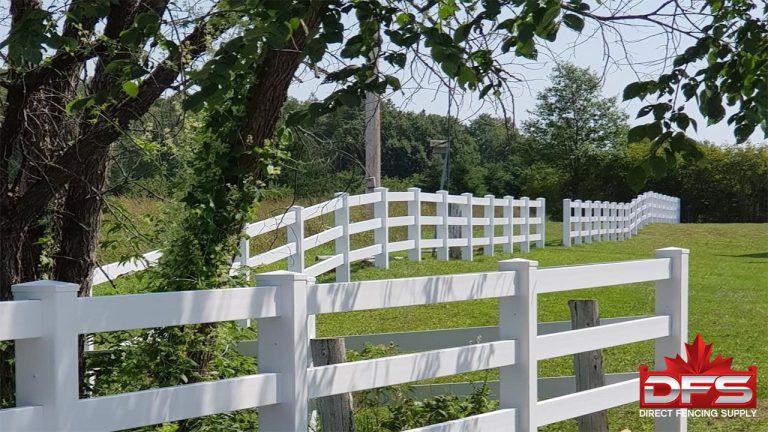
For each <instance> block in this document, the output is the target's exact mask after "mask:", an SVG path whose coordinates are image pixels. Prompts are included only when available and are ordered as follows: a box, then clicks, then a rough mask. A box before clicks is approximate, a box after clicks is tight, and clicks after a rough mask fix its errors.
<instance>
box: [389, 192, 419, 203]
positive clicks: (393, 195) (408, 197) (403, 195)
mask: <svg viewBox="0 0 768 432" xmlns="http://www.w3.org/2000/svg"><path fill="white" fill-rule="evenodd" d="M387 200H388V201H390V202H393V201H413V192H387Z"/></svg>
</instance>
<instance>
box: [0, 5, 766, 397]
mask: <svg viewBox="0 0 768 432" xmlns="http://www.w3.org/2000/svg"><path fill="white" fill-rule="evenodd" d="M590 3H592V4H593V5H600V4H601V3H602V2H599V1H591V2H589V3H587V2H583V1H580V0H574V1H569V2H567V3H560V2H558V1H551V0H548V1H543V2H521V1H517V0H514V1H512V0H509V1H507V0H485V1H482V2H477V1H471V2H457V1H455V0H446V1H435V0H428V1H425V2H424V3H423V4H415V3H414V2H411V1H405V0H394V1H387V2H380V1H376V0H359V1H354V2H351V1H342V0H293V1H278V0H218V1H215V2H212V3H211V9H210V10H208V11H202V12H201V11H199V10H198V9H196V8H193V10H192V11H186V10H178V9H176V7H175V5H174V3H172V2H168V1H166V0H69V1H67V2H64V3H63V4H62V2H47V3H45V2H42V1H40V0H11V2H10V8H9V13H10V20H9V21H10V26H9V29H8V33H7V37H6V38H5V40H4V42H3V44H2V49H3V50H4V52H3V56H2V59H3V63H2V65H0V69H2V70H3V76H2V79H1V80H0V84H1V85H2V86H3V87H5V89H6V90H7V94H6V98H5V100H4V101H3V104H2V124H1V125H0V154H2V160H0V244H1V245H2V248H0V300H8V299H10V298H11V297H12V292H11V286H12V284H15V283H19V282H25V281H30V280H36V279H42V278H51V279H57V280H62V281H70V282H75V283H78V284H80V287H81V288H80V293H81V294H87V293H88V291H89V286H90V275H91V274H92V270H93V267H94V251H95V248H96V235H97V233H98V231H99V227H100V223H101V219H100V218H101V210H102V206H103V194H102V193H103V190H104V185H105V183H106V177H107V173H108V171H109V165H110V158H109V155H110V149H111V148H112V146H113V144H114V143H115V142H116V140H117V139H118V138H119V137H120V136H121V135H122V134H123V131H124V130H125V129H126V128H127V127H129V125H130V124H131V122H133V121H135V120H137V119H139V118H140V117H141V116H142V115H144V114H145V113H146V112H147V110H148V109H149V108H150V106H151V105H152V104H153V103H154V102H155V101H156V100H157V99H158V98H159V97H160V96H161V95H163V94H164V93H166V92H169V91H170V92H173V91H182V92H183V93H184V95H185V96H187V97H186V100H185V103H184V109H187V110H200V111H204V112H205V113H206V115H207V116H208V119H209V123H208V127H207V129H206V131H205V133H202V134H201V136H200V137H199V139H201V140H205V141H207V142H205V143H201V145H200V149H201V150H200V154H199V160H197V162H196V163H198V164H199V168H203V167H207V168H213V169H212V170H211V171H210V172H205V171H201V174H202V175H201V176H200V178H199V179H198V181H197V182H194V183H191V184H189V186H188V190H187V191H186V193H185V194H184V198H183V203H184V205H185V206H186V210H187V211H188V213H187V214H186V216H185V217H184V218H182V220H181V221H180V222H179V223H180V224H181V225H182V226H184V227H185V228H186V229H188V233H187V235H188V236H189V238H191V239H194V235H195V234H200V237H199V238H207V239H208V240H210V243H207V244H205V245H203V244H202V243H199V242H192V243H191V244H197V245H198V246H200V245H203V246H205V248H204V249H208V248H212V249H213V250H216V251H217V253H216V254H214V255H212V256H208V255H205V254H203V253H201V251H196V252H195V255H194V257H197V258H199V259H198V260H197V261H196V267H194V268H193V267H187V268H186V269H185V268H183V266H182V265H181V263H182V262H183V258H185V256H184V252H185V251H189V250H190V249H189V248H186V249H185V248H183V247H182V246H180V245H182V242H181V241H180V240H181V239H182V238H183V236H181V235H180V236H179V238H177V240H179V241H178V242H175V243H172V244H173V245H174V246H175V247H178V248H179V249H178V250H175V251H173V250H171V251H169V252H171V253H169V254H168V257H167V258H166V259H164V260H163V262H161V265H160V267H161V269H160V270H161V271H159V274H164V275H165V276H164V277H165V278H166V281H168V282H169V286H168V287H167V288H166V289H188V288H190V287H195V288H199V287H202V286H208V287H210V286H211V285H206V284H208V283H210V282H211V281H216V280H220V279H221V278H226V277H227V272H226V270H225V267H226V266H225V265H224V263H225V262H226V261H227V260H229V259H231V256H230V257H226V256H225V255H226V254H227V253H229V254H234V247H233V246H232V245H233V244H234V242H235V240H236V238H237V235H238V233H239V231H240V228H241V226H242V223H243V219H242V218H243V215H244V213H243V208H244V207H245V206H248V205H250V203H248V202H247V201H248V200H249V199H251V200H252V199H255V198H256V197H257V196H258V193H257V188H258V186H259V185H260V184H261V183H260V182H262V181H263V179H264V178H265V176H266V173H268V172H269V171H270V166H272V165H271V163H272V160H273V158H274V157H275V155H276V153H279V152H276V151H275V150H277V149H276V147H275V146H274V145H273V144H274V142H275V141H273V140H275V139H277V141H278V142H279V141H280V139H281V137H286V136H287V135H290V134H286V133H285V130H283V129H279V127H278V126H279V118H280V112H281V109H282V107H283V104H284V103H285V101H286V98H287V91H288V87H289V86H290V84H291V82H292V80H293V78H294V76H295V74H296V72H297V70H298V69H299V68H300V67H301V66H302V64H305V63H306V64H308V65H309V66H310V67H311V68H312V69H313V70H315V71H320V70H321V69H322V70H327V72H328V73H327V74H326V76H325V79H326V80H327V81H328V82H331V83H334V84H336V89H335V90H334V91H333V92H332V93H331V94H330V95H329V96H327V97H326V98H324V99H323V100H322V101H317V102H315V103H312V104H309V106H307V107H306V108H305V109H303V110H299V111H297V112H295V113H294V114H293V115H292V116H290V117H289V118H288V119H287V120H286V125H287V126H289V127H290V126H297V125H306V124H311V123H312V122H313V121H315V120H316V119H317V118H319V117H321V116H323V115H326V114H328V113H330V112H332V111H334V110H336V109H338V108H339V107H341V106H347V107H357V106H359V104H360V102H361V100H362V99H363V97H364V94H365V93H366V92H367V91H373V92H377V93H384V92H386V91H389V90H400V88H401V85H400V80H399V79H398V78H397V76H396V74H395V73H396V72H398V71H403V70H406V68H408V66H409V65H412V64H414V63H417V64H423V65H427V67H428V68H429V70H430V71H435V73H437V74H439V75H441V76H442V77H445V78H446V79H450V80H454V81H455V82H456V83H457V85H458V87H459V88H461V89H464V90H468V91H478V92H479V93H480V95H481V96H486V95H494V94H497V93H500V92H501V91H502V90H503V89H504V88H505V85H506V83H508V82H509V81H510V73H509V72H508V71H506V70H505V68H504V67H503V59H502V58H501V57H502V56H503V55H508V56H521V57H526V58H535V57H536V43H537V39H538V40H550V41H551V40H554V39H555V38H556V37H557V34H558V32H559V30H560V27H561V24H562V26H563V27H567V28H570V29H572V30H574V31H577V32H580V31H581V30H582V29H583V27H584V20H585V19H590V20H593V21H595V22H598V23H610V22H615V21H616V20H620V19H624V20H642V21H643V22H656V23H657V24H656V25H658V26H659V27H660V28H662V29H665V30H667V29H669V31H671V32H676V31H679V30H678V29H676V28H675V27H674V25H670V24H668V23H664V22H660V21H658V18H660V17H664V16H668V14H665V13H664V11H663V10H662V9H663V7H662V8H659V9H658V10H655V11H652V12H650V13H647V14H640V15H638V14H633V15H626V16H622V15H621V14H620V13H618V12H617V13H615V14H612V15H611V16H601V15H596V14H595V13H593V12H591V11H592V10H593V8H592V7H591V6H590ZM664 5H665V6H666V5H672V6H671V7H674V8H675V11H677V9H679V8H680V6H679V4H678V2H666V3H665V4H664ZM749 5H752V6H753V7H754V4H752V3H751V2H747V1H744V0H730V1H726V2H723V1H720V0H718V1H715V0H709V3H708V6H709V9H711V10H712V12H713V13H714V14H715V15H717V16H720V15H721V12H722V14H724V12H723V11H726V10H735V9H736V8H740V9H739V10H741V8H744V7H747V6H749ZM691 8H693V6H691ZM692 10H693V9H691V11H692ZM685 12H687V11H686V10H683V11H682V13H685ZM717 16H716V18H715V19H721V20H727V19H730V18H728V16H725V15H723V17H722V18H717ZM734 19H735V20H736V22H737V24H739V25H740V24H744V23H747V24H744V27H743V28H744V29H746V30H747V33H748V35H749V36H748V37H746V39H744V45H745V47H749V46H751V44H752V42H751V41H752V40H753V36H752V35H756V36H757V37H758V43H757V45H760V44H761V42H759V41H760V39H759V37H760V36H761V35H762V36H764V35H765V31H764V30H765V28H764V26H763V25H762V21H760V20H756V21H755V22H753V21H750V20H745V15H744V14H741V15H738V16H735V18H734ZM349 21H354V24H355V25H354V26H349V27H348V26H347V25H348V23H349ZM747 25H748V27H747ZM753 27H754V29H753ZM717 28H719V27H717V26H714V27H712V28H710V29H709V30H711V31H712V32H716V31H717V30H716V29H717ZM709 30H707V31H704V33H707V32H708V31H709ZM753 30H754V31H753ZM379 35H382V37H379ZM715 36H716V34H715ZM382 38H384V39H385V40H386V42H387V43H385V44H383V43H382ZM762 40H763V41H764V39H762ZM710 42H711V41H710ZM375 49H376V50H378V53H379V56H380V58H381V60H382V64H385V63H386V65H387V67H391V68H392V69H393V72H392V73H389V74H388V73H384V72H378V71H376V70H375V69H374V68H373V66H372V64H371V62H370V61H369V60H370V59H369V55H370V53H371V52H374V50H375ZM329 51H334V53H333V54H334V55H333V56H330V55H327V54H328V53H329ZM752 51H753V50H752V49H751V48H746V49H745V50H744V52H747V53H750V52H752ZM425 53H426V55H425ZM324 59H325V60H327V61H328V62H330V63H331V66H329V68H325V67H322V66H321V65H320V62H322V61H323V60H324ZM337 60H338V63H337V62H336V61H337ZM742 60H745V59H742V58H739V59H738V61H742ZM761 68H762V63H761V62H758V63H756V64H753V65H752V67H751V68H746V69H745V71H746V72H748V73H749V74H751V75H748V76H742V77H741V78H742V79H743V80H744V81H745V82H746V80H747V79H749V77H750V76H753V77H760V76H761V75H760V74H761V73H762V72H760V71H761V70H762V69H761ZM718 79H719V78H718V77H714V76H706V75H705V76H704V81H705V82H707V83H717V82H718ZM764 83H765V80H763V79H762V78H761V79H760V80H758V81H755V82H754V84H755V86H758V87H759V86H760V85H763V84H764ZM710 99H711V98H710ZM715 99H717V98H715ZM762 100H765V98H762ZM762 104H763V102H759V101H758V102H755V103H754V104H743V105H741V111H740V113H741V114H743V115H749V114H750V113H753V112H754V110H755V109H762V108H761V107H763V106H764V105H762ZM707 106H709V104H707ZM761 112H762V111H761ZM756 115H758V118H760V114H759V113H757V114H756ZM713 118H715V117H713ZM276 133H277V137H276ZM206 151H207V152H208V153H207V155H208V159H206V160H203V157H204V156H205V155H206ZM673 151H674V148H673ZM233 209H236V210H237V211H235V212H232V210H233ZM227 212H229V213H227ZM246 214H247V213H246ZM196 215H197V216H196ZM195 218H197V219H195ZM213 222H218V223H220V225H219V226H215V225H213ZM43 245H49V246H47V247H46V248H43ZM188 246H190V245H188ZM190 247H191V246H190ZM201 247H202V246H201ZM49 251H51V252H50V256H46V254H49ZM49 258H50V259H51V260H52V261H53V264H52V265H51V266H50V268H49V267H47V266H45V265H44V264H43V263H44V262H47V261H48V259H49ZM177 259H178V260H177ZM174 263H176V264H174ZM179 276H184V277H187V278H188V282H180V280H181V279H178V278H177V277H179ZM198 354H200V353H195V354H194V355H193V356H195V355H198ZM200 355H201V358H206V354H205V353H202V354H200ZM11 358H12V350H10V349H3V350H0V400H10V399H12V394H13V391H12V387H13V386H12V381H13V373H12V367H11V361H10V360H11ZM201 376H202V375H201Z"/></svg>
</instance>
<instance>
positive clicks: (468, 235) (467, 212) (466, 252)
mask: <svg viewBox="0 0 768 432" xmlns="http://www.w3.org/2000/svg"><path fill="white" fill-rule="evenodd" d="M461 196H462V197H463V198H464V199H465V200H466V201H465V204H464V205H463V206H462V213H463V216H464V217H465V218H466V219H467V220H466V222H465V223H464V225H462V227H461V237H462V238H464V239H467V245H466V246H464V247H463V248H461V259H463V260H465V261H472V255H474V251H473V250H472V237H473V236H474V233H473V232H472V227H473V225H472V216H473V215H472V213H473V212H472V207H473V206H472V194H471V193H469V192H467V193H463V194H461Z"/></svg>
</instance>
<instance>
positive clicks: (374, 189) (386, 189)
mask: <svg viewBox="0 0 768 432" xmlns="http://www.w3.org/2000/svg"><path fill="white" fill-rule="evenodd" d="M388 190H389V189H388V188H385V187H376V188H373V191H374V192H382V191H384V192H386V191H388Z"/></svg>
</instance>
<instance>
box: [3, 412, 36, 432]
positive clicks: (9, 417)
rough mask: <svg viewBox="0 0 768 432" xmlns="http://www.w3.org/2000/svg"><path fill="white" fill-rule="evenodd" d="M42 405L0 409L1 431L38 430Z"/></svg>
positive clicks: (20, 431)
mask: <svg viewBox="0 0 768 432" xmlns="http://www.w3.org/2000/svg"><path fill="white" fill-rule="evenodd" d="M42 418H43V407H41V406H26V407H18V408H8V409H2V410H0V430H1V431H3V432H40V431H41V430H42V429H43V428H42V422H41V420H42Z"/></svg>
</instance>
